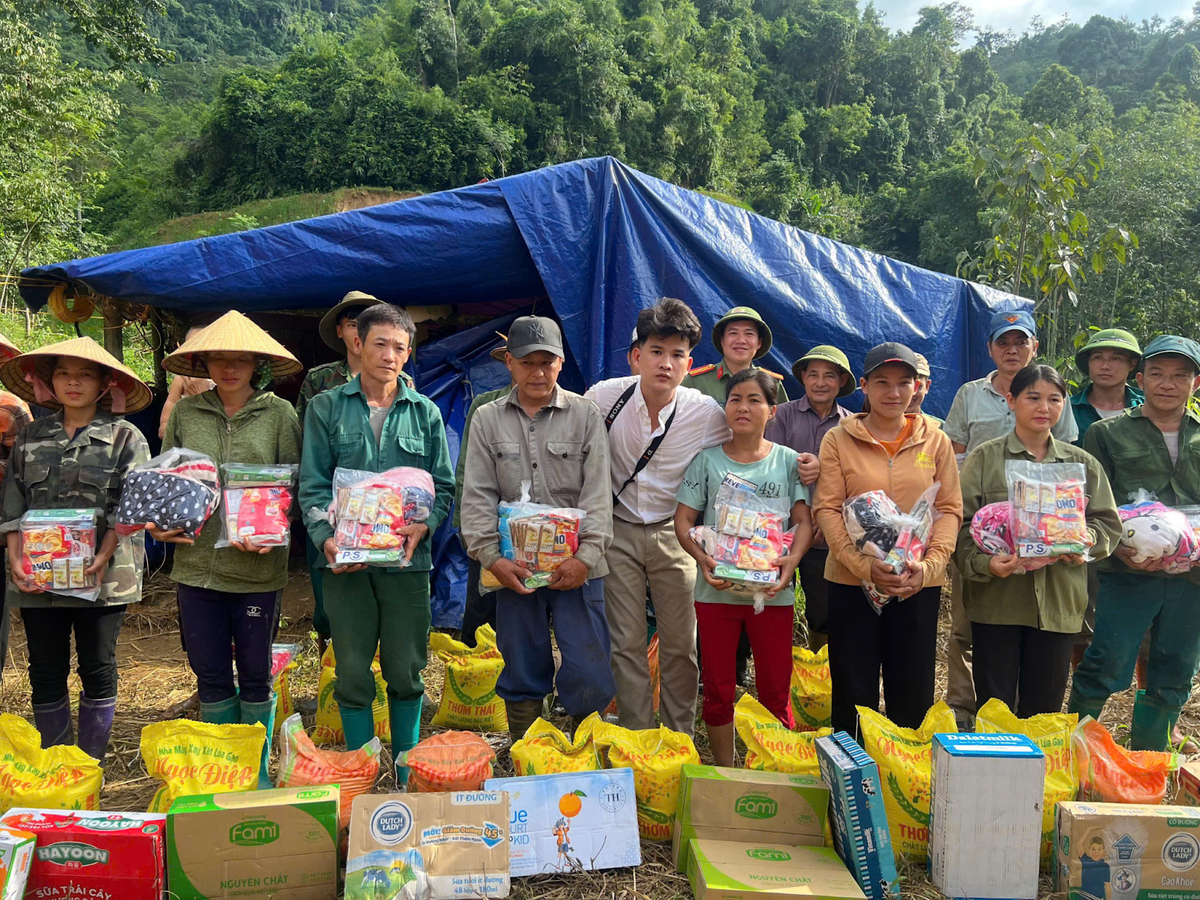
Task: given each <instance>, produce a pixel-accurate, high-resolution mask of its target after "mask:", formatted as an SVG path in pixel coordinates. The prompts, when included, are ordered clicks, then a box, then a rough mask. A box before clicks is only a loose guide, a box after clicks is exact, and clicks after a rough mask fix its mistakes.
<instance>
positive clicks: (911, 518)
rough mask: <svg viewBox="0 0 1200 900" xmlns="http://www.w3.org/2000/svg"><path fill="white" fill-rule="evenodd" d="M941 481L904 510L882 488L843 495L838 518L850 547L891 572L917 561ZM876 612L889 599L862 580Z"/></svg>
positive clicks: (921, 555) (879, 611)
mask: <svg viewBox="0 0 1200 900" xmlns="http://www.w3.org/2000/svg"><path fill="white" fill-rule="evenodd" d="M940 488H941V482H937V481H935V482H934V483H933V484H931V485H930V486H929V487H928V488H926V489H925V491H924V492H923V493H922V494H921V496H920V497H918V498H917V502H916V503H914V504H913V508H912V509H911V510H910V511H909V512H908V513H902V512H900V509H899V508H898V507H897V506H896V504H895V503H894V502H892V498H891V497H889V496H888V495H887V494H885V493H884V492H883V491H867V492H866V493H863V494H858V495H856V496H854V497H848V498H846V501H845V502H844V503H843V504H842V521H843V522H844V523H845V525H846V532H847V533H848V534H849V535H850V540H851V541H853V542H854V546H855V547H857V548H858V549H859V550H861V551H862V552H863V553H865V554H866V555H868V556H873V557H875V558H876V559H878V560H881V561H882V562H883V563H884V564H885V565H886V566H887V567H888V568H890V569H891V570H892V571H893V572H894V573H895V574H897V575H899V574H901V573H902V572H903V571H904V569H905V567H906V566H907V565H908V563H909V562H920V561H921V560H922V559H924V558H925V550H926V545H927V542H928V541H929V532H930V531H931V530H932V529H933V523H934V520H935V519H936V518H937V511H936V510H935V509H934V505H933V504H934V501H935V500H936V499H937V494H938V490H940ZM862 588H863V593H865V594H866V595H867V599H868V600H869V601H870V603H871V606H872V608H873V609H874V610H875V612H876V613H882V612H883V607H884V606H886V605H887V604H888V602H889V601H890V600H891V598H890V597H888V596H886V595H884V594H883V593H882V592H880V591H879V590H878V589H877V588H876V587H875V586H874V585H873V584H871V583H870V582H866V581H864V582H862Z"/></svg>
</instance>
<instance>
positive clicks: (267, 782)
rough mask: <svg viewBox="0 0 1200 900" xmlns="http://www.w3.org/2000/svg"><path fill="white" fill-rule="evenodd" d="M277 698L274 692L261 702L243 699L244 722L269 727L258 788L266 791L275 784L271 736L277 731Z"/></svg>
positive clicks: (260, 765)
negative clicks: (272, 767) (273, 782)
mask: <svg viewBox="0 0 1200 900" xmlns="http://www.w3.org/2000/svg"><path fill="white" fill-rule="evenodd" d="M275 700H276V697H275V695H274V694H272V695H271V699H270V700H263V701H261V702H260V703H249V702H247V701H246V700H243V701H242V724H243V725H262V726H263V727H265V728H266V729H267V737H266V740H264V741H263V748H262V757H261V759H260V760H259V763H258V789H259V790H260V791H265V790H267V789H268V788H272V787H274V786H275V785H274V784H272V783H271V737H272V735H273V734H274V733H275Z"/></svg>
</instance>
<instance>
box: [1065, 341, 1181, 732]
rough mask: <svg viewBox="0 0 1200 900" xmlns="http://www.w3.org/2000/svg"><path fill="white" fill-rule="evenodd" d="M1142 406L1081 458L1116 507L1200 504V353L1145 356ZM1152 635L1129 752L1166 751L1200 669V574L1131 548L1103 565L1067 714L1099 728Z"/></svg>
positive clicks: (1155, 344) (1095, 433) (1177, 348)
mask: <svg viewBox="0 0 1200 900" xmlns="http://www.w3.org/2000/svg"><path fill="white" fill-rule="evenodd" d="M1137 380H1138V386H1139V387H1140V388H1141V389H1142V390H1143V391H1144V393H1145V396H1146V399H1145V403H1143V404H1142V405H1141V406H1139V407H1138V408H1137V409H1131V410H1126V411H1125V412H1123V413H1122V414H1121V415H1119V416H1115V417H1113V418H1111V419H1105V420H1103V421H1100V422H1097V423H1095V424H1094V425H1092V426H1091V427H1090V428H1089V429H1088V432H1087V437H1086V438H1085V439H1084V443H1083V449H1084V450H1086V451H1087V452H1088V453H1090V454H1092V456H1094V457H1096V459H1097V460H1099V462H1100V465H1101V466H1102V467H1103V468H1104V471H1105V473H1106V474H1107V475H1108V479H1109V481H1110V482H1111V484H1112V489H1113V495H1114V496H1115V497H1117V499H1118V501H1120V500H1122V499H1124V498H1126V497H1128V496H1129V494H1131V493H1133V492H1134V491H1136V490H1138V489H1139V488H1145V489H1146V490H1147V491H1152V492H1153V493H1154V495H1155V496H1156V497H1158V499H1159V500H1160V501H1162V503H1163V504H1165V505H1166V506H1171V507H1175V506H1185V505H1189V504H1194V503H1198V502H1200V415H1197V414H1196V413H1195V412H1194V411H1193V410H1189V409H1188V408H1187V407H1188V401H1189V399H1190V398H1191V396H1192V393H1193V392H1194V391H1195V390H1196V388H1197V387H1200V344H1197V343H1196V342H1195V341H1193V340H1190V339H1188V338H1184V337H1176V336H1174V335H1162V336H1161V337H1157V338H1155V339H1154V340H1153V341H1151V342H1150V344H1149V345H1148V346H1147V347H1146V352H1145V354H1144V355H1143V357H1142V371H1141V372H1139V373H1138V376H1137ZM1147 629H1150V654H1149V664H1148V666H1147V672H1146V690H1145V692H1144V693H1143V692H1139V693H1138V696H1137V699H1136V700H1135V701H1134V706H1133V721H1132V723H1131V727H1130V746H1131V747H1132V749H1134V750H1165V749H1166V748H1167V747H1168V745H1169V744H1170V735H1171V730H1172V728H1173V727H1174V725H1175V722H1176V721H1177V720H1178V719H1179V713H1180V710H1182V708H1183V705H1184V703H1185V702H1187V699H1188V696H1189V694H1190V693H1191V686H1192V678H1193V677H1194V675H1195V673H1196V667H1197V664H1198V663H1200V570H1192V572H1189V573H1187V574H1183V575H1169V574H1167V573H1166V572H1164V571H1163V570H1162V561H1161V560H1146V561H1144V562H1141V563H1135V562H1134V561H1133V552H1132V550H1131V549H1130V548H1129V547H1126V546H1124V545H1121V546H1118V547H1117V550H1116V552H1115V554H1114V555H1113V556H1110V557H1109V558H1108V559H1106V560H1103V561H1102V562H1101V564H1100V594H1099V596H1098V598H1097V600H1096V633H1095V635H1094V636H1093V638H1092V644H1091V646H1090V647H1088V649H1087V653H1085V654H1084V657H1083V662H1082V663H1080V664H1079V668H1077V669H1076V670H1075V679H1074V683H1073V685H1072V688H1071V699H1070V703H1069V705H1068V709H1069V710H1070V711H1071V712H1075V713H1080V714H1081V715H1090V716H1092V717H1093V718H1096V719H1099V718H1100V713H1101V712H1102V711H1103V709H1104V704H1105V702H1106V701H1107V700H1108V698H1109V696H1110V695H1112V694H1113V693H1115V692H1116V691H1120V690H1124V689H1125V688H1127V687H1128V686H1129V682H1130V679H1131V678H1132V677H1133V670H1134V666H1135V664H1136V661H1137V655H1138V647H1139V646H1140V645H1141V643H1142V635H1144V634H1145V633H1146V630H1147Z"/></svg>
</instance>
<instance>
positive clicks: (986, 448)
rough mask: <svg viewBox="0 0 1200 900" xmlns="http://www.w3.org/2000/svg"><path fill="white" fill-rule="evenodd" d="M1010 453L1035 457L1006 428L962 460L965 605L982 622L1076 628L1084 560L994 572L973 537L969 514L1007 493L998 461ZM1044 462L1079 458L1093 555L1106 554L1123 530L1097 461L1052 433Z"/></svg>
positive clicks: (1083, 593)
mask: <svg viewBox="0 0 1200 900" xmlns="http://www.w3.org/2000/svg"><path fill="white" fill-rule="evenodd" d="M1010 459H1023V460H1030V461H1033V460H1034V456H1033V454H1032V453H1030V452H1029V451H1028V450H1026V449H1025V445H1024V444H1022V443H1021V441H1020V440H1019V439H1018V438H1017V435H1016V432H1013V431H1010V432H1009V433H1008V434H1007V435H1005V436H1004V437H998V438H993V439H992V440H990V441H986V442H984V443H982V444H980V445H979V446H978V447H976V448H975V449H974V450H972V451H971V453H970V454H968V456H967V458H966V461H965V462H963V467H962V472H961V474H960V476H959V481H960V484H961V486H962V497H963V525H962V529H961V530H960V531H959V533H958V548H957V550H956V551H955V557H956V561H957V562H958V567H959V571H960V572H962V573H963V576H964V577H963V605H964V606H965V607H966V610H967V617H968V618H969V619H970V620H971V621H972V622H979V623H982V624H986V625H1026V626H1029V627H1030V628H1040V629H1041V630H1042V631H1055V632H1059V633H1061V634H1074V633H1075V632H1077V631H1079V629H1080V628H1081V627H1082V625H1083V613H1084V610H1085V609H1086V608H1087V600H1088V592H1087V567H1086V566H1072V565H1068V564H1067V563H1065V562H1061V561H1060V562H1056V563H1052V564H1050V565H1048V566H1046V567H1045V568H1042V569H1038V570H1037V571H1034V572H1028V573H1025V574H1013V575H1009V576H1008V577H1007V578H996V577H995V576H993V575H992V574H991V569H990V568H989V566H990V563H991V559H992V558H991V557H990V556H988V555H987V554H986V553H984V552H983V551H982V550H980V549H979V548H978V547H977V546H976V545H975V541H974V540H973V539H972V538H971V519H972V517H973V516H974V515H975V513H976V512H978V511H979V510H980V509H981V508H982V507H984V506H986V505H987V504H989V503H996V502H999V501H1002V500H1007V499H1008V482H1007V479H1006V478H1005V474H1004V465H1005V463H1006V462H1007V461H1008V460H1010ZM1042 462H1047V463H1056V462H1060V463H1082V464H1083V466H1084V469H1085V470H1086V472H1087V478H1086V490H1087V529H1088V533H1089V534H1090V535H1091V537H1092V541H1093V544H1092V549H1091V555H1092V557H1093V558H1095V559H1099V558H1102V557H1105V556H1108V554H1110V553H1111V552H1112V551H1113V550H1114V549H1115V548H1116V546H1117V541H1118V540H1120V537H1121V519H1120V517H1119V516H1118V515H1117V504H1116V501H1115V500H1114V499H1113V492H1112V489H1111V488H1110V487H1109V483H1108V478H1107V477H1106V476H1105V474H1104V470H1103V469H1102V468H1101V467H1100V464H1099V463H1098V462H1097V461H1096V460H1095V459H1093V458H1092V457H1091V456H1089V455H1088V454H1087V453H1085V452H1084V451H1082V450H1080V449H1079V448H1078V447H1075V446H1073V445H1071V444H1068V443H1066V442H1065V441H1059V440H1055V439H1054V438H1053V437H1052V438H1050V449H1049V450H1048V451H1047V452H1046V456H1045V458H1044V459H1043V460H1042Z"/></svg>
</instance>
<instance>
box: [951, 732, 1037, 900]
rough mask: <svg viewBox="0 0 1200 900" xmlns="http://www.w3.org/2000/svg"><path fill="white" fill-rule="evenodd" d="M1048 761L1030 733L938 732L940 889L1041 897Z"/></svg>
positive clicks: (1014, 898)
mask: <svg viewBox="0 0 1200 900" xmlns="http://www.w3.org/2000/svg"><path fill="white" fill-rule="evenodd" d="M1045 766H1046V760H1045V756H1044V754H1043V753H1042V751H1041V749H1040V748H1039V747H1038V746H1037V745H1036V744H1035V743H1033V741H1031V740H1029V738H1027V737H1025V736H1024V735H1020V734H937V735H934V737H933V779H932V786H933V797H932V799H931V801H930V823H929V864H930V870H931V874H932V876H933V883H934V886H935V887H937V888H938V890H940V891H941V892H942V893H943V894H945V895H946V896H947V897H951V898H962V897H972V898H1007V900H1034V898H1036V897H1037V887H1038V853H1039V849H1040V846H1041V840H1042V790H1043V783H1044V782H1045V778H1046V769H1045Z"/></svg>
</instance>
